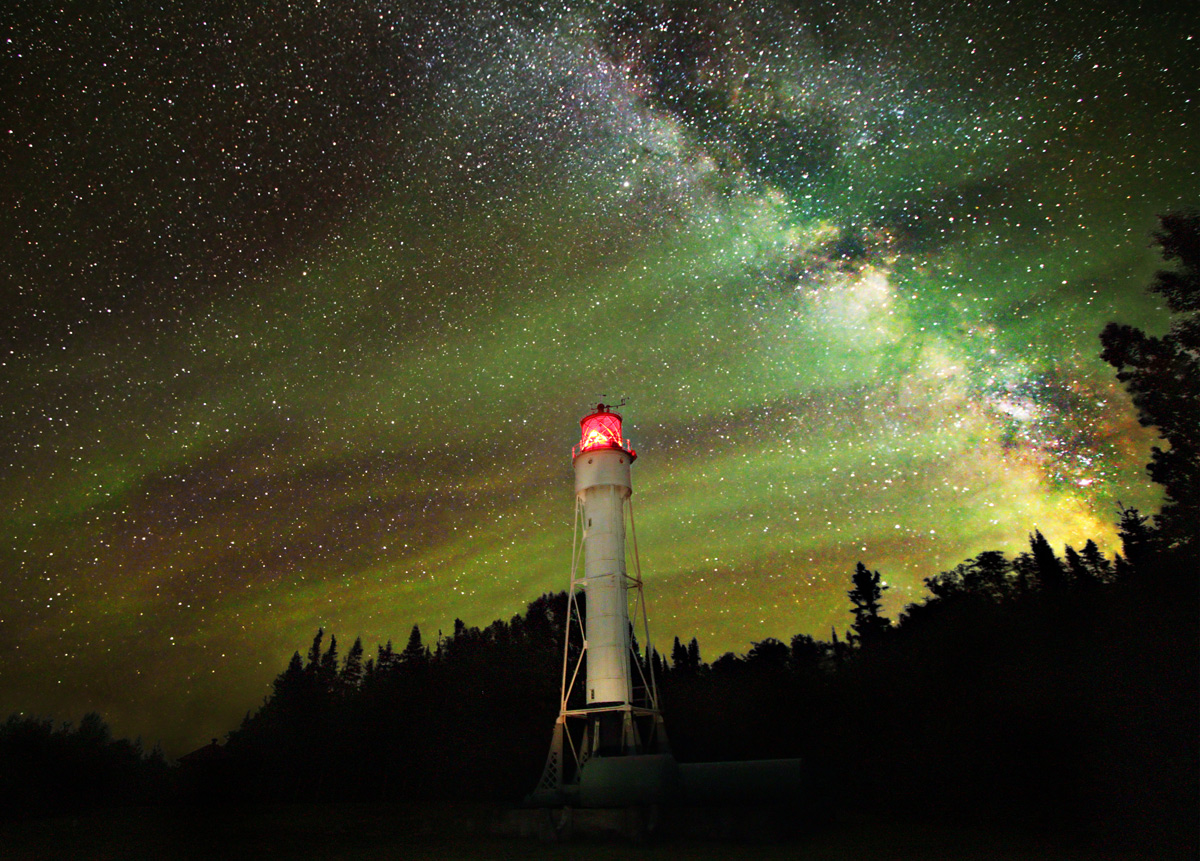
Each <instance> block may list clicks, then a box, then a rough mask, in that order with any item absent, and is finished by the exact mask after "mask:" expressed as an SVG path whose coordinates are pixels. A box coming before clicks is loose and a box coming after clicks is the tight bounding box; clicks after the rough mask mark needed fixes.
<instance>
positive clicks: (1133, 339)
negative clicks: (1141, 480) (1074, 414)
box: [1100, 209, 1200, 551]
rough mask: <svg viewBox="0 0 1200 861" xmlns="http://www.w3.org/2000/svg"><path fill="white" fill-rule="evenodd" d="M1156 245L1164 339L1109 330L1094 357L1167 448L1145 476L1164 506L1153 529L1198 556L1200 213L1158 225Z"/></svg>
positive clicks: (1154, 288) (1121, 328)
mask: <svg viewBox="0 0 1200 861" xmlns="http://www.w3.org/2000/svg"><path fill="white" fill-rule="evenodd" d="M1159 224H1160V229H1159V230H1157V231H1156V232H1155V233H1154V235H1153V236H1154V244H1155V245H1157V246H1158V247H1159V249H1160V250H1161V252H1162V256H1163V259H1164V260H1167V261H1174V262H1176V263H1177V264H1178V266H1177V267H1176V268H1174V269H1164V270H1161V271H1159V272H1158V273H1157V274H1156V275H1155V278H1154V282H1153V283H1152V284H1151V285H1150V288H1149V289H1150V291H1151V292H1153V293H1157V294H1158V295H1160V296H1162V297H1163V298H1164V299H1165V300H1166V304H1167V307H1168V309H1170V311H1171V312H1172V313H1174V314H1175V315H1177V316H1176V318H1175V320H1174V321H1173V322H1172V324H1171V328H1170V330H1169V331H1168V332H1167V334H1165V335H1163V336H1161V337H1154V336H1151V335H1147V334H1146V333H1145V332H1143V331H1142V330H1141V329H1137V328H1135V327H1133V326H1126V325H1121V324H1118V323H1109V324H1108V326H1107V327H1105V329H1104V331H1103V332H1102V333H1101V335H1100V342H1101V344H1102V345H1103V346H1104V350H1103V352H1102V353H1101V354H1100V357H1101V358H1102V359H1104V361H1106V362H1108V363H1109V364H1110V365H1112V366H1113V367H1115V368H1116V369H1117V379H1118V380H1120V381H1121V382H1122V383H1124V384H1125V388H1126V389H1127V390H1128V391H1129V394H1130V395H1131V396H1132V398H1133V403H1134V406H1135V407H1137V410H1138V421H1140V422H1141V423H1142V424H1143V425H1146V426H1154V427H1157V428H1158V432H1159V436H1160V437H1161V438H1162V439H1163V440H1164V441H1165V442H1166V443H1167V444H1168V447H1167V448H1162V447H1160V446H1155V447H1154V449H1153V451H1152V453H1151V459H1150V463H1149V464H1148V465H1147V467H1146V468H1147V471H1148V472H1149V473H1150V477H1151V478H1153V479H1154V480H1155V481H1156V482H1158V483H1159V484H1160V485H1162V487H1163V489H1164V491H1165V492H1166V501H1165V503H1164V505H1163V508H1162V511H1161V513H1160V514H1159V515H1158V517H1157V518H1156V523H1157V526H1158V528H1159V529H1160V531H1161V535H1162V537H1163V538H1165V540H1166V541H1167V542H1168V544H1169V545H1172V546H1176V547H1179V546H1183V547H1186V548H1191V549H1192V550H1193V551H1196V550H1198V549H1200V209H1186V210H1183V211H1180V212H1174V213H1171V214H1169V215H1164V216H1161V217H1160V218H1159Z"/></svg>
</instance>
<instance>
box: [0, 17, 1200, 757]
mask: <svg viewBox="0 0 1200 861" xmlns="http://www.w3.org/2000/svg"><path fill="white" fill-rule="evenodd" d="M30 5H31V6H33V7H34V8H25V9H24V10H23V11H22V12H21V13H19V20H14V19H15V18H17V17H18V13H13V12H9V13H8V18H9V20H8V21H7V22H6V23H4V25H3V26H4V34H3V35H4V37H5V42H4V45H3V48H4V65H5V67H6V69H7V70H8V71H7V74H6V78H7V79H8V80H9V82H10V87H9V90H10V92H9V95H8V96H7V97H6V99H5V101H6V103H7V104H6V108H7V110H6V112H5V113H6V124H5V125H3V126H0V134H3V136H4V142H3V152H4V158H5V164H6V167H7V169H6V171H5V179H4V181H3V183H2V184H0V189H2V191H0V193H2V194H3V208H2V214H0V218H2V219H3V222H2V227H3V232H4V235H5V236H6V241H5V243H4V244H3V246H2V247H0V272H2V273H3V283H4V290H5V299H6V305H7V306H8V309H9V313H8V314H7V315H6V317H7V319H6V321H5V322H4V323H3V324H0V325H3V327H4V328H3V335H4V345H5V346H4V348H3V352H2V353H0V367H2V368H3V379H4V381H5V382H4V387H3V393H2V398H3V400H2V403H0V407H2V410H3V414H2V418H0V445H2V447H3V464H4V468H3V477H2V479H0V494H2V497H3V512H4V515H3V516H4V536H5V538H4V543H3V552H4V559H3V562H4V575H3V581H2V584H0V655H2V657H0V713H7V712H9V711H14V710H21V711H25V712H29V713H35V714H50V715H55V716H58V717H60V718H71V719H77V718H78V716H79V715H80V714H82V712H84V711H86V710H88V709H97V710H100V711H101V712H102V713H103V714H104V715H105V716H106V717H108V718H109V719H110V720H111V721H112V723H113V724H114V727H115V729H116V730H117V731H118V732H119V733H122V734H130V735H134V734H141V735H143V736H145V737H146V739H147V740H148V741H153V740H156V739H162V740H163V741H164V743H165V744H166V746H167V748H168V751H169V752H172V753H180V752H182V751H183V750H186V749H187V747H188V746H189V745H192V744H194V743H197V742H199V741H203V740H207V738H209V737H211V736H216V735H220V734H222V733H223V732H224V731H226V730H228V729H230V728H232V727H233V726H234V725H236V722H237V720H238V719H239V718H240V717H241V715H243V714H244V713H245V712H246V710H248V709H252V708H254V707H255V706H256V705H257V704H258V703H259V702H261V697H262V695H263V694H264V693H265V692H266V690H267V684H268V683H269V681H270V679H271V678H272V677H273V676H274V674H275V673H276V672H278V671H279V670H280V669H281V668H282V667H283V666H284V665H285V663H286V660H287V658H288V656H289V655H290V654H291V652H292V651H293V650H294V649H297V648H300V649H303V647H304V646H305V645H306V643H307V642H308V640H309V639H310V638H311V636H312V634H313V633H314V632H315V630H316V629H317V627H318V626H324V627H325V628H326V630H329V631H332V632H334V633H335V634H336V635H337V636H338V638H339V640H341V641H343V642H344V643H346V644H347V645H348V644H349V642H350V641H352V640H353V638H354V637H355V636H359V635H361V636H362V638H363V640H364V642H365V643H366V644H367V647H368V649H370V648H372V647H373V646H374V645H375V644H376V643H381V642H383V641H385V640H387V639H388V638H393V639H396V640H400V641H403V640H404V638H405V637H407V634H408V630H409V627H410V626H411V625H412V624H413V623H414V622H416V623H420V625H421V626H422V629H423V631H425V632H426V636H427V637H428V638H429V639H431V640H432V639H433V638H434V637H436V633H437V631H438V630H439V629H449V628H450V627H451V626H452V624H453V620H454V619H455V618H456V617H461V618H462V619H463V620H465V621H466V622H467V623H468V624H472V625H484V624H487V623H488V622H490V621H491V620H493V619H495V618H508V617H510V616H512V615H513V614H515V613H518V612H520V611H522V609H523V608H524V606H525V604H526V603H527V602H528V601H530V600H532V599H533V598H536V597H537V596H538V595H539V594H541V593H542V592H545V591H549V590H559V589H562V588H565V587H566V584H567V578H568V569H569V560H570V545H571V517H572V512H573V502H572V498H571V493H572V481H571V462H570V449H571V446H572V444H573V443H575V442H576V441H577V435H578V425H577V422H578V419H579V418H580V417H581V416H582V415H584V413H585V412H586V411H587V410H588V408H589V406H590V405H594V404H595V403H596V402H598V401H600V400H608V401H610V402H611V401H615V400H617V399H619V398H621V397H622V396H627V397H628V398H629V403H628V405H627V406H626V407H625V408H623V410H622V412H623V413H624V415H625V420H626V432H627V434H628V435H629V436H630V437H631V438H632V439H633V441H634V445H635V446H636V448H637V449H638V452H639V455H640V456H639V459H638V463H637V466H636V467H635V475H634V483H635V490H634V505H635V516H636V523H637V535H638V544H639V549H640V556H641V563H642V569H643V572H644V574H645V577H646V580H647V584H648V585H647V591H648V598H649V601H650V609H651V615H652V619H651V623H652V627H653V629H654V630H655V632H656V636H657V638H659V639H660V640H662V639H665V640H666V641H667V642H669V641H670V637H672V636H674V635H679V636H681V637H691V636H693V635H695V636H698V637H699V639H700V643H701V647H702V649H703V650H704V655H705V657H706V658H712V657H715V656H716V655H717V654H719V653H720V652H721V651H724V650H727V649H734V650H738V651H745V649H746V648H748V646H749V643H750V641H751V640H757V639H762V638H763V637H767V636H776V637H780V638H786V637H788V636H790V635H791V634H794V633H797V632H806V633H811V634H814V635H816V636H819V637H827V636H828V634H829V631H830V629H831V628H832V627H836V628H837V629H838V630H839V631H844V629H845V627H846V626H847V625H848V623H849V621H850V617H849V615H848V612H847V604H848V602H847V600H846V597H845V593H846V590H847V588H848V581H849V575H850V573H851V571H852V570H853V567H854V564H855V563H856V562H857V561H859V560H861V561H863V562H865V563H866V564H868V565H869V566H871V567H872V568H878V569H880V570H881V571H883V573H884V576H885V579H886V580H887V581H888V582H889V584H890V587H891V588H890V590H889V592H888V593H887V595H888V603H887V605H886V608H887V611H888V612H889V613H890V614H892V615H893V616H894V615H895V614H896V613H898V612H899V611H900V610H901V609H902V608H903V606H904V605H905V604H906V603H910V602H913V601H917V600H920V599H921V597H922V595H923V594H924V587H923V586H922V583H921V580H922V578H924V577H928V576H932V575H933V574H936V573H937V572H939V571H940V570H944V569H945V568H948V567H951V566H953V565H954V564H956V563H958V562H959V561H961V560H962V559H964V558H966V557H968V556H972V555H974V554H976V553H978V552H981V551H983V550H989V549H1001V550H1006V551H1008V552H1015V551H1017V550H1019V549H1021V547H1022V545H1023V543H1024V542H1025V541H1026V537H1027V535H1028V533H1029V532H1030V531H1032V530H1033V529H1035V528H1037V529H1041V530H1042V531H1043V532H1044V533H1045V534H1046V535H1047V537H1048V538H1049V539H1050V540H1051V542H1052V543H1054V544H1055V545H1056V546H1059V547H1061V546H1062V545H1063V544H1065V543H1073V544H1075V545H1076V546H1078V545H1080V544H1082V543H1083V542H1084V541H1086V540H1087V539H1088V538H1095V539H1097V540H1098V541H1099V542H1100V543H1101V544H1102V545H1103V546H1105V547H1106V548H1107V549H1109V550H1110V551H1111V550H1113V549H1115V548H1114V544H1113V532H1112V526H1111V522H1112V521H1113V519H1114V516H1115V506H1116V503H1117V500H1121V501H1122V502H1124V503H1126V504H1136V505H1139V506H1142V507H1143V508H1146V509H1148V510H1152V509H1153V508H1154V507H1155V506H1156V505H1157V500H1158V494H1157V491H1156V490H1155V489H1154V488H1153V487H1152V486H1150V485H1149V483H1148V481H1147V479H1146V477H1145V474H1144V470H1143V466H1142V465H1143V464H1144V462H1145V461H1146V459H1147V456H1148V448H1149V444H1150V441H1151V439H1152V436H1151V432H1150V431H1147V430H1144V429H1141V428H1139V427H1138V425H1137V422H1136V420H1135V416H1134V414H1133V412H1132V410H1131V408H1130V406H1129V402H1128V399H1127V398H1126V397H1125V395H1124V393H1123V392H1122V390H1121V389H1120V387H1119V386H1117V385H1116V384H1115V381H1114V379H1113V375H1112V372H1111V369H1110V368H1107V367H1106V366H1104V365H1103V364H1102V363H1101V362H1100V361H1099V359H1098V353H1099V345H1098V341H1097V334H1098V332H1099V330H1100V329H1101V328H1102V327H1103V324H1104V323H1105V322H1107V321H1109V320H1118V319H1119V320H1122V321H1125V322H1130V323H1134V324H1138V325H1145V326H1149V327H1151V328H1156V329H1161V328H1162V327H1163V326H1164V325H1165V315H1164V314H1163V313H1162V312H1161V311H1160V310H1159V309H1157V308H1156V307H1155V304H1154V302H1153V301H1152V300H1151V299H1150V298H1149V297H1147V296H1146V294H1145V293H1144V291H1143V287H1144V285H1145V284H1146V283H1147V280H1148V275H1149V273H1150V272H1151V271H1152V269H1153V268H1154V266H1155V260H1154V258H1153V253H1152V251H1151V250H1150V249H1149V248H1148V247H1147V244H1148V241H1147V234H1148V232H1149V230H1150V229H1151V228H1152V227H1153V226H1154V215H1155V214H1157V213H1162V212H1166V211H1169V210H1171V209H1174V208H1178V207H1179V206H1182V205H1184V204H1188V203H1195V202H1196V200H1197V198H1198V197H1200V194H1198V192H1200V189H1198V188H1197V176H1196V170H1195V167H1194V165H1195V163H1196V153H1195V146H1194V138H1195V134H1196V104H1195V92H1196V80H1195V72H1194V70H1195V68H1196V60H1197V47H1198V46H1200V38H1198V37H1200V32H1198V31H1197V28H1196V26H1195V21H1194V20H1185V19H1184V18H1183V17H1179V18H1171V17H1170V16H1169V14H1168V13H1166V12H1163V11H1161V8H1160V7H1159V6H1148V7H1146V8H1144V9H1141V8H1137V5H1136V4H1128V3H1117V4H1112V5H1111V8H1107V9H1106V8H1102V7H1101V6H1097V5H1096V4H1094V3H1090V4H1082V3H1075V2H1071V3H1045V4H1042V3H1038V2H1033V0H1017V2H1012V3H1003V4H1002V3H995V4H973V5H969V4H944V5H942V4H935V3H930V4H924V3H850V4H840V3H839V4H833V3H828V2H822V0H811V2H794V3H784V2H778V3H763V4H737V3H734V4H719V3H708V4H703V3H692V4H685V3H676V4H673V3H644V4H637V3H632V4H613V3H602V2H595V3H579V4H575V5H571V6H565V5H559V4H548V5H547V6H546V7H545V8H539V7H538V6H537V5H535V4H520V3H504V4H500V3H495V4H491V3H486V2H473V0H465V2H460V3H452V2H445V3H440V4H432V3H430V4H420V3H413V4H411V6H409V5H404V4H393V3H389V2H377V3H336V4H321V3H314V4H310V5H306V6H303V7H301V6H300V5H299V4H296V5H291V4H286V3H276V4H261V3H224V4H208V3H204V4H201V3H197V4H194V5H193V4H185V3H181V4H177V5H176V6H175V7H174V8H173V10H167V11H164V10H163V9H162V8H160V7H159V6H151V5H147V6H145V7H142V6H141V5H138V4H126V5H124V6H122V7H121V8H120V9H108V10H106V11H103V12H100V13H94V14H93V13H88V14H86V15H84V14H82V13H77V12H72V11H56V10H51V9H48V8H45V9H43V8H41V7H40V6H39V5H38V4H30Z"/></svg>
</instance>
